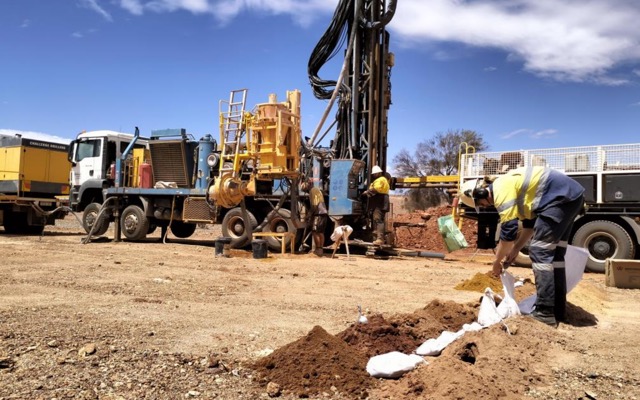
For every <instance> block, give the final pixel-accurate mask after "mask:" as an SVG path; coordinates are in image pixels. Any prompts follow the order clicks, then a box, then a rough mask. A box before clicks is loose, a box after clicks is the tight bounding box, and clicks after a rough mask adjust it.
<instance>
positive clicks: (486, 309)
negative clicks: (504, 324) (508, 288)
mask: <svg viewBox="0 0 640 400" xmlns="http://www.w3.org/2000/svg"><path fill="white" fill-rule="evenodd" d="M500 321H502V317H501V316H500V313H499V312H498V309H497V307H496V301H495V299H494V293H493V290H491V288H486V289H485V290H484V295H482V301H481V302H480V311H478V323H479V324H480V325H482V326H491V325H493V324H497V323H498V322H500Z"/></svg>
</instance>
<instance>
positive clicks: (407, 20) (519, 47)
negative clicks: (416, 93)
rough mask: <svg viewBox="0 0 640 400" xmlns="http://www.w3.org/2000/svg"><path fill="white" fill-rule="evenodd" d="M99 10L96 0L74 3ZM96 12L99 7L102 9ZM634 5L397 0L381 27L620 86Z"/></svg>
mask: <svg viewBox="0 0 640 400" xmlns="http://www.w3.org/2000/svg"><path fill="white" fill-rule="evenodd" d="M82 1H83V2H85V3H87V4H89V5H91V6H95V7H96V8H97V9H100V8H99V6H98V4H97V1H98V0H82ZM115 1H116V3H117V4H119V5H120V7H122V8H123V9H125V10H127V11H128V12H130V13H132V14H135V15H142V14H144V13H146V12H156V13H166V12H175V11H187V12H191V13H193V14H196V15H212V16H214V17H215V18H216V19H217V20H218V21H220V22H221V23H225V22H228V21H230V20H232V19H233V18H236V17H237V16H238V15H240V14H241V13H243V12H254V13H266V14H272V15H280V14H282V15H290V16H291V17H292V19H293V20H294V21H295V22H296V23H297V24H299V25H303V26H304V25H308V24H309V23H310V22H311V21H313V20H314V18H318V17H321V18H327V16H330V15H331V14H332V13H333V11H334V9H335V6H336V4H337V2H338V0H115ZM102 11H103V12H104V10H102ZM638 19H640V2H637V1H629V0H473V1H471V0H401V1H398V2H397V9H396V14H395V16H394V18H393V20H392V21H391V24H390V27H389V29H390V30H391V31H392V33H393V34H394V37H395V38H397V39H399V40H400V42H401V45H403V46H419V47H421V48H423V49H425V48H428V49H429V50H428V51H430V52H432V54H433V56H434V57H435V58H436V59H438V60H441V61H446V60H448V59H451V58H452V57H453V55H451V54H450V52H451V51H452V46H448V45H450V44H453V43H456V44H462V47H461V48H454V49H453V51H454V52H455V54H457V55H458V56H459V53H460V51H461V50H462V51H464V52H465V53H467V54H468V52H469V51H470V49H473V48H477V49H484V48H491V49H501V50H503V51H504V52H505V59H506V60H508V61H511V62H517V63H521V64H522V66H523V69H524V70H525V71H527V72H530V73H533V74H535V75H537V76H540V77H544V78H548V79H552V80H557V81H569V82H591V83H596V84H601V85H609V86H616V85H624V84H627V83H629V80H630V79H631V78H632V77H634V76H637V75H638V72H637V71H638V70H637V69H636V70H635V71H633V72H631V71H628V72H627V74H628V75H629V76H628V77H627V76H625V75H624V74H620V73H619V71H617V68H619V67H623V68H624V67H626V68H630V66H633V64H634V63H637V62H639V61H640V24H638V23H637V21H638Z"/></svg>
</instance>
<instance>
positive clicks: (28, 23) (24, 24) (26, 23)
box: [20, 19, 31, 28]
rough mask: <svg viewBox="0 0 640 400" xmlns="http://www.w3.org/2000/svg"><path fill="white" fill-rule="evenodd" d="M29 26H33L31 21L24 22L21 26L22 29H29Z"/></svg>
mask: <svg viewBox="0 0 640 400" xmlns="http://www.w3.org/2000/svg"><path fill="white" fill-rule="evenodd" d="M29 26H31V20H29V19H25V20H23V21H22V23H21V24H20V28H28V27H29Z"/></svg>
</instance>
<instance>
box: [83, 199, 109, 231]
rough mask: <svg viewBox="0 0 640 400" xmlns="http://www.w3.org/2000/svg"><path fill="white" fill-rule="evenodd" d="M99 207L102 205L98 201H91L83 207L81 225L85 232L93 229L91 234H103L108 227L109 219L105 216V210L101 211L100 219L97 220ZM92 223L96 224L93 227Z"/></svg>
mask: <svg viewBox="0 0 640 400" xmlns="http://www.w3.org/2000/svg"><path fill="white" fill-rule="evenodd" d="M101 207H102V205H101V204H99V203H91V204H89V205H88V206H87V207H85V209H84V212H83V213H82V227H83V228H84V230H85V232H87V233H90V232H91V229H93V235H95V236H100V235H104V233H105V232H106V231H107V230H108V229H109V220H108V219H107V218H106V211H105V212H103V213H102V216H101V217H100V221H97V219H98V214H99V212H100V208H101ZM96 221H97V223H96ZM94 225H97V226H96V227H95V228H94Z"/></svg>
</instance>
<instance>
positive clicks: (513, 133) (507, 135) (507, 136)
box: [502, 129, 531, 139]
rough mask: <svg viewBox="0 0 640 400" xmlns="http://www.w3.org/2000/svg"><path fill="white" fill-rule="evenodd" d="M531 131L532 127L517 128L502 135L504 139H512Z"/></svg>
mask: <svg viewBox="0 0 640 400" xmlns="http://www.w3.org/2000/svg"><path fill="white" fill-rule="evenodd" d="M529 133H531V129H516V130H515V131H511V132H508V133H505V134H504V135H502V139H510V138H512V137H514V136H520V135H523V134H529Z"/></svg>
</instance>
